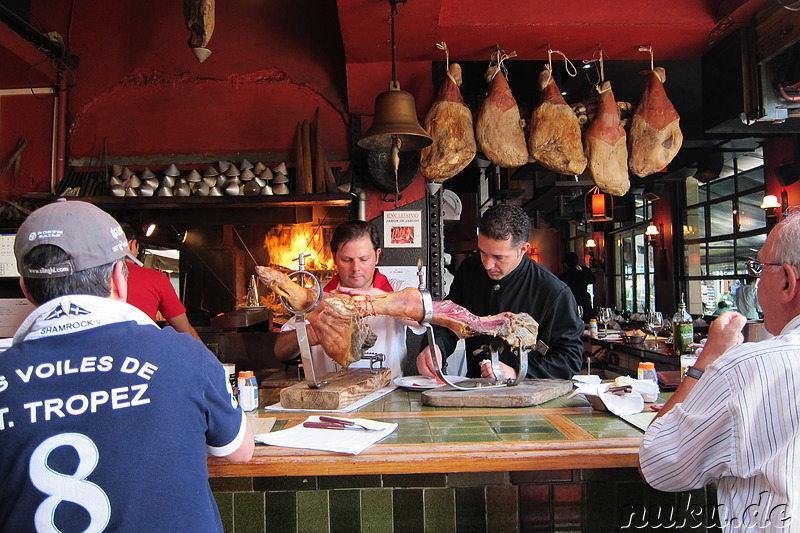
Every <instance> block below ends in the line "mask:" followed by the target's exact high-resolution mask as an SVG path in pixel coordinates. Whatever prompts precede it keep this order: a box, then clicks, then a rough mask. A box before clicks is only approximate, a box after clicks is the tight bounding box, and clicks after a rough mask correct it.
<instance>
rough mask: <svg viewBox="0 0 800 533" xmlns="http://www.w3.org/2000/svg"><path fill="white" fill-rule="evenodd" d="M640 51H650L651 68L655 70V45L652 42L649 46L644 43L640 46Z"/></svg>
mask: <svg viewBox="0 0 800 533" xmlns="http://www.w3.org/2000/svg"><path fill="white" fill-rule="evenodd" d="M639 51H640V52H650V70H653V69H654V68H655V64H654V63H653V45H652V44H648V45H647V46H644V45H642V46H640V47H639Z"/></svg>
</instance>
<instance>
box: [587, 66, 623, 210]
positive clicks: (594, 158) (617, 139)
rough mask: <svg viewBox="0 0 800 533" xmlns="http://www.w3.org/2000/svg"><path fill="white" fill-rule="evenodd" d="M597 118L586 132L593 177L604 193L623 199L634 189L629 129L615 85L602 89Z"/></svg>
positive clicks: (607, 83)
mask: <svg viewBox="0 0 800 533" xmlns="http://www.w3.org/2000/svg"><path fill="white" fill-rule="evenodd" d="M598 92H599V93H600V104H599V106H598V108H597V116H596V117H595V119H594V121H592V123H591V124H589V127H587V128H586V139H585V141H584V143H585V144H584V146H585V149H586V158H587V160H588V165H587V166H588V168H589V173H590V175H591V176H592V180H594V183H595V185H597V186H598V187H599V188H600V190H601V191H603V192H604V193H608V194H611V195H614V196H623V195H624V194H625V193H627V192H628V190H629V189H630V188H631V182H630V179H629V178H628V148H627V146H626V138H625V129H624V128H623V127H622V122H621V121H620V118H619V109H618V108H617V102H616V100H615V99H614V92H613V91H612V90H611V82H609V81H605V82H603V85H602V86H601V87H600V89H599V91H598Z"/></svg>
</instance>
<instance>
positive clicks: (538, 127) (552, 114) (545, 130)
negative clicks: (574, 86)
mask: <svg viewBox="0 0 800 533" xmlns="http://www.w3.org/2000/svg"><path fill="white" fill-rule="evenodd" d="M539 90H541V91H542V94H541V97H540V98H539V105H538V106H536V109H534V110H533V114H532V115H531V128H530V134H529V136H528V152H529V153H530V156H531V157H533V158H534V159H535V160H536V161H538V162H539V163H541V164H542V165H544V166H545V167H547V168H549V169H550V170H552V171H553V172H558V173H559V174H572V175H578V174H581V173H583V171H584V170H586V155H585V154H584V153H583V139H582V138H581V126H580V123H579V122H578V117H577V116H576V115H575V112H574V111H573V110H572V108H571V107H570V106H569V104H567V102H566V100H564V97H563V96H561V90H560V89H559V88H558V85H556V82H555V80H554V79H553V73H552V71H551V70H550V69H548V68H546V69H545V70H543V71H542V73H541V74H539Z"/></svg>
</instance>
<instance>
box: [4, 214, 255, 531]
mask: <svg viewBox="0 0 800 533" xmlns="http://www.w3.org/2000/svg"><path fill="white" fill-rule="evenodd" d="M14 252H15V254H16V258H17V268H18V270H19V272H20V274H21V276H22V278H21V280H20V285H21V286H22V289H23V292H24V293H25V296H26V297H27V298H28V299H29V300H30V301H31V302H33V303H34V304H35V305H37V306H38V307H37V308H36V309H35V310H34V312H33V313H31V315H30V316H29V317H28V318H27V319H26V320H25V321H24V322H23V324H22V325H21V326H20V328H19V330H18V331H17V333H16V334H15V336H14V339H13V344H12V347H11V348H9V349H8V350H7V351H6V352H4V353H3V354H2V356H0V479H2V480H3V481H2V483H0V530H3V531H106V530H107V531H167V530H168V531H222V524H221V521H220V517H219V512H218V510H217V507H216V504H215V502H214V498H213V496H212V494H211V490H210V488H209V485H208V469H207V464H206V463H207V454H208V453H210V454H211V455H215V456H219V457H224V458H227V459H228V460H230V461H248V460H249V459H250V458H251V457H252V455H253V447H254V440H253V433H252V428H251V426H250V423H249V421H248V419H247V418H246V417H245V414H244V412H243V411H242V410H241V408H240V407H239V406H238V405H237V403H236V400H235V399H234V398H233V395H232V393H231V389H230V385H229V383H228V381H227V378H226V374H225V371H224V369H223V368H222V365H221V364H220V363H219V361H217V360H216V358H215V357H214V356H213V354H211V352H209V351H208V350H207V349H206V348H205V346H203V344H202V343H201V342H199V341H197V340H195V339H192V338H190V337H188V336H187V335H182V334H179V333H176V332H175V331H174V330H172V329H170V328H168V329H165V330H161V329H159V328H158V327H157V326H156V325H155V324H154V323H153V321H152V320H150V319H149V318H148V317H147V316H146V315H145V314H144V313H142V312H141V311H139V310H138V309H136V308H135V307H133V306H130V305H128V304H127V303H125V297H126V293H127V282H126V268H125V262H124V261H123V259H124V257H125V256H126V254H127V252H128V243H127V240H126V238H125V234H124V233H123V231H122V229H121V228H120V226H119V224H118V223H117V222H116V221H115V220H114V219H113V218H112V217H111V216H110V215H108V214H107V213H105V212H103V211H102V210H100V209H99V208H97V207H95V206H94V205H92V204H88V203H85V202H77V201H71V202H64V201H59V202H56V203H53V204H50V205H47V206H45V207H42V208H41V209H38V210H36V211H34V212H33V213H32V214H31V215H30V216H29V217H28V219H27V220H26V221H25V222H24V223H23V224H22V226H21V227H20V228H19V231H18V233H17V238H16V241H15V244H14Z"/></svg>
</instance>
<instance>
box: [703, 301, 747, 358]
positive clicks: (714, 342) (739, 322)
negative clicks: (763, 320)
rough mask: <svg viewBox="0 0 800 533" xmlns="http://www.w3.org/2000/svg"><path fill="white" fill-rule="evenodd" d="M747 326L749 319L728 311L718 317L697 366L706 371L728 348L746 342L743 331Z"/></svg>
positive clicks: (710, 330) (713, 323) (712, 324)
mask: <svg viewBox="0 0 800 533" xmlns="http://www.w3.org/2000/svg"><path fill="white" fill-rule="evenodd" d="M745 324H747V318H746V317H745V316H744V315H741V314H739V313H736V312H734V311H728V312H727V313H723V314H721V315H720V316H719V317H717V319H716V320H714V322H712V323H711V326H710V327H709V328H708V340H706V345H705V347H704V348H703V352H702V353H701V354H700V357H699V358H698V359H697V363H695V366H696V367H697V368H699V369H700V370H705V368H706V366H708V365H710V364H711V363H713V362H714V361H715V360H716V359H717V358H718V357H719V356H720V355H722V354H723V353H725V351H726V350H727V349H728V348H730V347H731V346H734V345H736V344H742V343H743V342H744V336H743V335H742V329H743V328H744V326H745Z"/></svg>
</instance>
